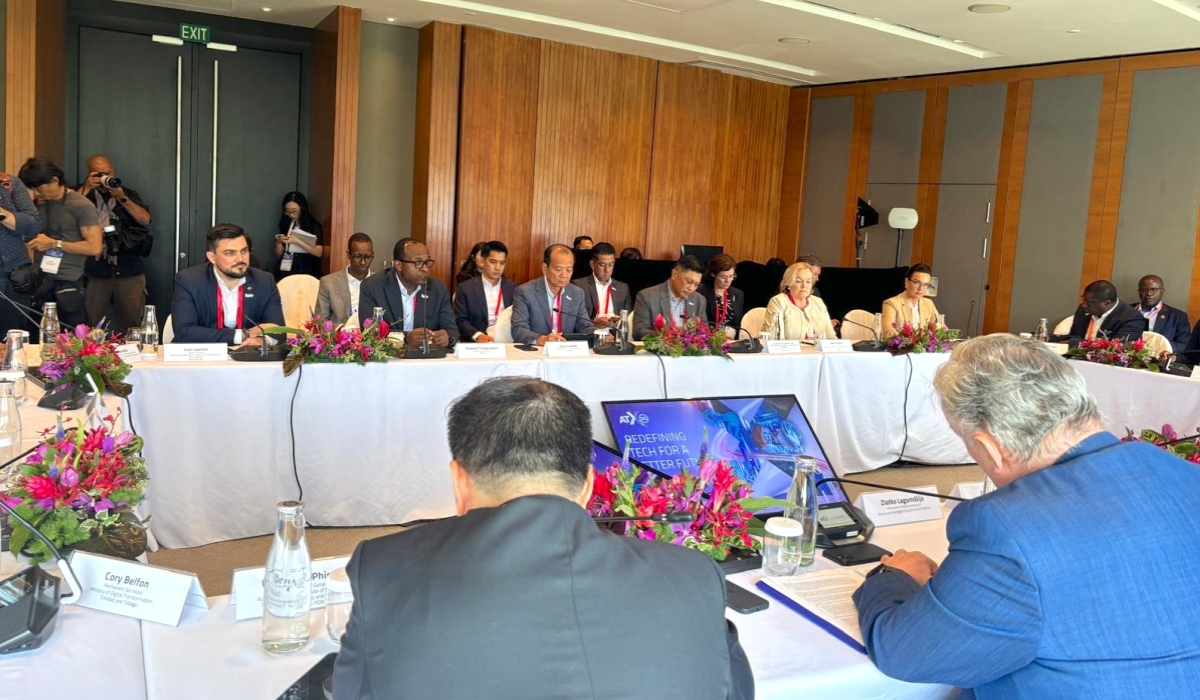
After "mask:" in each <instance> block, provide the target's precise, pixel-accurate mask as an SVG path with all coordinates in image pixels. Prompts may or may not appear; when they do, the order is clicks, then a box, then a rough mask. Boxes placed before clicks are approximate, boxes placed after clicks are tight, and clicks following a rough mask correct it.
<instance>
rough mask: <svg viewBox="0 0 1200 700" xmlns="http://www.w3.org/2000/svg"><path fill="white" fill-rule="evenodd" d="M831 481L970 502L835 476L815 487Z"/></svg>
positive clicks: (953, 497)
mask: <svg viewBox="0 0 1200 700" xmlns="http://www.w3.org/2000/svg"><path fill="white" fill-rule="evenodd" d="M831 481H832V482H834V483H837V484H854V485H855V486H870V487H871V488H876V489H883V490H884V491H899V492H900V493H911V494H913V495H916V496H933V497H934V498H944V499H946V500H948V501H969V500H971V499H969V498H960V497H958V496H943V495H942V494H940V493H929V492H928V491H915V490H913V489H902V488H899V487H896V486H888V485H886V484H872V483H871V482H869V481H858V480H857V479H843V478H841V477H835V476H831V477H826V478H824V479H819V480H817V483H816V486H817V488H820V487H821V484H828V483H829V482H831Z"/></svg>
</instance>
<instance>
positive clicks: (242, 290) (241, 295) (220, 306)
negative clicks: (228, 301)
mask: <svg viewBox="0 0 1200 700" xmlns="http://www.w3.org/2000/svg"><path fill="white" fill-rule="evenodd" d="M237 294H238V310H237V325H236V326H234V328H241V327H242V302H243V301H244V299H245V296H246V285H244V284H240V285H238V289H237ZM224 327H225V300H224V298H223V297H222V296H221V282H220V281H218V282H217V328H224Z"/></svg>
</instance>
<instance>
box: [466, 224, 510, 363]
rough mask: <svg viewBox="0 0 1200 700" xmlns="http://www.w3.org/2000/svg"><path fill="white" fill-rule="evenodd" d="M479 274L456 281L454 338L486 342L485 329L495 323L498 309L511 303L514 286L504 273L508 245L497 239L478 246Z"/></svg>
mask: <svg viewBox="0 0 1200 700" xmlns="http://www.w3.org/2000/svg"><path fill="white" fill-rule="evenodd" d="M473 257H478V259H479V261H480V262H479V274H478V275H475V276H474V277H470V278H468V279H467V280H466V281H464V282H461V283H459V285H458V292H457V293H456V294H455V295H454V321H455V322H456V323H457V324H458V337H460V338H462V339H463V340H472V341H474V342H476V343H490V342H493V340H494V338H492V336H490V335H488V329H489V328H491V327H492V326H495V325H496V319H498V318H500V314H501V312H503V311H504V310H505V309H507V308H508V307H510V306H512V303H513V297H515V296H516V294H517V285H516V284H515V283H513V281H512V280H510V279H508V278H507V277H505V276H504V268H505V267H506V266H507V265H508V247H507V246H505V245H504V244H503V243H501V242H500V241H488V242H487V243H484V244H483V247H481V248H480V249H479V255H478V256H473Z"/></svg>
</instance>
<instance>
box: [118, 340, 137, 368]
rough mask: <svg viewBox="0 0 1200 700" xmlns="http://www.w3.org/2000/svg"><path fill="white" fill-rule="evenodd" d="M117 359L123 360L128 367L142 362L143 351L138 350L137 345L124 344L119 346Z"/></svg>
mask: <svg viewBox="0 0 1200 700" xmlns="http://www.w3.org/2000/svg"><path fill="white" fill-rule="evenodd" d="M116 350H117V357H119V358H121V360H123V361H124V362H125V364H127V365H132V364H134V363H137V362H141V361H142V351H141V349H140V348H138V346H137V343H123V344H121V345H118V346H117V348H116Z"/></svg>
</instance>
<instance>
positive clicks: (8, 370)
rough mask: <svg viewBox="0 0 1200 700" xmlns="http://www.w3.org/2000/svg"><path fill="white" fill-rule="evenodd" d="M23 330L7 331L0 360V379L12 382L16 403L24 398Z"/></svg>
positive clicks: (25, 366) (25, 367) (26, 367)
mask: <svg viewBox="0 0 1200 700" xmlns="http://www.w3.org/2000/svg"><path fill="white" fill-rule="evenodd" d="M25 335H26V333H25V331H9V332H8V337H7V338H6V340H5V347H4V360H3V361H2V362H0V380H3V381H11V382H12V383H13V393H14V395H15V396H16V399H17V403H20V402H22V401H24V400H25V370H26V369H28V367H29V366H28V365H27V364H26V363H25Z"/></svg>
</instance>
